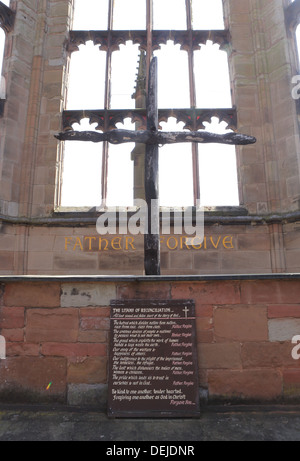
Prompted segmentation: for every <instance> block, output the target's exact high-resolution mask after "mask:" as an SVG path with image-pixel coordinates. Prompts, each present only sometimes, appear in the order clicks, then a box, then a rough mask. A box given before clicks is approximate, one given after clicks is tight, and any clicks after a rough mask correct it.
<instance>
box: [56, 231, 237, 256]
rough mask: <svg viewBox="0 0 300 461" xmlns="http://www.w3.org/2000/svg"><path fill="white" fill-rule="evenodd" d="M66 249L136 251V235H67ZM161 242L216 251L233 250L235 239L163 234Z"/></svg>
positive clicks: (185, 248)
mask: <svg viewBox="0 0 300 461" xmlns="http://www.w3.org/2000/svg"><path fill="white" fill-rule="evenodd" d="M64 239H65V240H64V248H65V251H80V252H81V251H86V252H96V251H109V250H112V251H135V250H136V249H137V248H136V244H135V237H131V236H128V235H127V236H121V237H119V236H114V237H113V238H111V239H110V238H103V237H99V236H97V237H96V236H87V237H65V238H64ZM160 244H161V248H162V249H165V250H166V249H167V250H169V251H193V250H196V251H199V250H201V251H206V250H210V251H214V250H222V249H223V251H224V249H225V250H233V249H234V239H233V236H232V235H225V236H221V235H219V236H205V237H204V238H203V240H202V241H201V240H200V238H199V237H194V238H191V237H186V236H176V237H175V236H173V235H171V236H161V237H160Z"/></svg>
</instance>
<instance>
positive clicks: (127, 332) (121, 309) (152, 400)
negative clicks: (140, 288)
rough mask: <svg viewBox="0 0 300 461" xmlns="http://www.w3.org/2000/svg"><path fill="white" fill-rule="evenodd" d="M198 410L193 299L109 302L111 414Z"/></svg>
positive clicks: (178, 414)
mask: <svg viewBox="0 0 300 461" xmlns="http://www.w3.org/2000/svg"><path fill="white" fill-rule="evenodd" d="M199 414H200V410H199V389H198V367H197V347H196V327H195V305H194V302H193V301H192V300H174V301H164V300H155V301H154V300H152V301H149V300H122V301H117V300H116V301H111V335H110V350H109V383H108V415H109V416H111V417H147V416H148V417H198V416H199Z"/></svg>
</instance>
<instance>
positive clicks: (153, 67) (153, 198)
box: [55, 58, 256, 275]
mask: <svg viewBox="0 0 300 461" xmlns="http://www.w3.org/2000/svg"><path fill="white" fill-rule="evenodd" d="M55 137H56V138H57V139H59V140H61V141H92V142H103V141H106V142H109V143H111V144H121V143H126V142H134V143H142V144H146V157H145V195H146V203H147V206H148V229H146V230H145V242H144V252H145V259H144V264H145V274H146V275H160V239H159V205H158V198H159V193H158V146H159V145H163V144H174V143H179V142H180V143H182V142H197V143H221V144H231V145H246V144H254V143H255V142H256V139H255V138H254V137H252V136H247V135H244V134H239V133H227V134H223V135H220V134H215V133H208V132H201V131H190V132H183V131H179V132H162V131H158V105H157V58H153V59H152V61H151V64H150V70H149V83H148V97H147V130H140V131H130V130H111V131H108V132H105V133H98V132H95V131H66V132H63V133H59V134H58V135H56V136H55ZM153 221H154V222H153ZM147 231H148V232H147Z"/></svg>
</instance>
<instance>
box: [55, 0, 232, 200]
mask: <svg viewBox="0 0 300 461" xmlns="http://www.w3.org/2000/svg"><path fill="white" fill-rule="evenodd" d="M108 1H109V8H108V27H107V30H70V32H69V39H68V41H67V51H68V55H69V58H70V57H71V54H72V53H73V52H76V51H78V50H79V46H80V45H84V44H85V43H86V42H87V41H92V42H93V43H94V45H95V46H99V47H100V50H103V51H105V52H106V71H105V101H104V109H101V110H84V109H82V110H67V109H65V110H63V113H62V130H63V131H72V130H73V128H72V125H73V124H75V123H78V124H80V122H81V120H82V119H84V118H88V119H89V120H90V124H92V123H97V129H100V130H101V131H109V130H112V129H116V128H117V126H116V124H117V123H119V122H121V123H122V122H124V120H125V119H126V118H130V119H131V121H132V123H135V122H137V124H138V129H146V109H141V108H135V109H121V110H116V109H111V108H110V93H111V61H112V53H113V52H114V51H116V50H119V46H120V45H121V44H122V45H126V42H127V41H129V40H130V41H132V42H133V44H139V49H140V50H141V51H144V52H145V53H146V76H148V73H149V67H150V60H151V57H152V56H153V52H154V51H155V50H157V49H159V48H160V45H162V44H166V43H167V41H168V40H171V41H173V42H174V44H180V46H181V49H182V50H185V51H186V52H187V53H188V67H189V82H188V84H189V93H190V107H189V108H186V109H182V108H180V109H174V108H172V109H171V108H170V109H159V111H158V115H159V122H162V121H165V120H167V119H168V118H169V117H175V118H176V119H177V121H178V122H179V121H180V122H184V123H185V127H184V128H185V129H189V130H191V131H197V130H200V129H205V126H204V124H203V123H204V122H210V120H211V118H212V117H217V118H218V119H219V122H220V123H221V122H222V121H225V122H226V123H227V124H228V129H232V130H234V131H235V130H236V129H237V110H236V107H235V106H232V107H229V108H225V109H224V108H209V109H207V108H205V109H203V108H197V107H196V91H195V73H194V51H196V50H200V49H201V45H205V44H206V42H207V41H208V40H211V41H212V42H213V43H214V44H218V45H219V46H220V49H223V50H226V49H227V50H228V49H229V48H230V42H231V36H230V32H229V30H228V29H226V28H224V29H218V30H194V29H193V27H192V9H191V8H192V0H185V6H186V13H187V14H186V17H187V28H186V30H156V29H153V27H152V23H153V0H145V1H146V29H144V30H131V31H129V30H114V29H113V4H114V2H113V0H108ZM147 85H148V82H147V81H146V91H147ZM108 148H109V147H108V143H103V154H102V181H101V184H102V194H101V195H102V204H101V208H105V207H106V199H107V172H108ZM192 159H193V160H192V162H193V197H194V206H195V205H196V203H197V201H198V200H200V177H199V155H198V145H197V143H192ZM59 208H60V207H59Z"/></svg>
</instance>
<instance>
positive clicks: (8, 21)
mask: <svg viewBox="0 0 300 461" xmlns="http://www.w3.org/2000/svg"><path fill="white" fill-rule="evenodd" d="M15 16H16V12H15V11H13V10H12V9H11V8H9V7H8V6H6V5H5V4H4V3H3V2H1V1H0V27H1V29H3V31H4V33H5V35H7V34H9V33H10V32H11V31H12V30H13V27H14V22H15ZM4 47H5V44H4ZM2 68H3V65H2ZM1 77H2V69H0V78H1ZM4 105H5V99H3V98H2V99H1V98H0V117H3V113H4Z"/></svg>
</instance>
